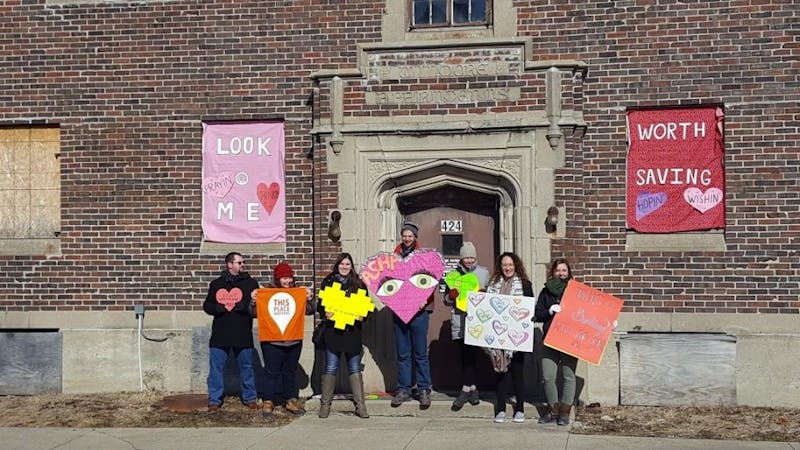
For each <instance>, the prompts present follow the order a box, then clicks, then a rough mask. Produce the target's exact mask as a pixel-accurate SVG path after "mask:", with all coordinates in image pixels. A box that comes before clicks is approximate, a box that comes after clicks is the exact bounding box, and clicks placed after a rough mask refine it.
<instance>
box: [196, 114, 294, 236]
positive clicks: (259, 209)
mask: <svg viewBox="0 0 800 450" xmlns="http://www.w3.org/2000/svg"><path fill="white" fill-rule="evenodd" d="M284 151H285V149H284V130H283V122H235V123H203V181H202V183H203V184H202V195H203V234H204V235H205V239H206V240H207V241H213V242H228V243H247V244H264V243H270V242H285V241H286V213H285V210H286V201H285V190H286V189H285V184H284Z"/></svg>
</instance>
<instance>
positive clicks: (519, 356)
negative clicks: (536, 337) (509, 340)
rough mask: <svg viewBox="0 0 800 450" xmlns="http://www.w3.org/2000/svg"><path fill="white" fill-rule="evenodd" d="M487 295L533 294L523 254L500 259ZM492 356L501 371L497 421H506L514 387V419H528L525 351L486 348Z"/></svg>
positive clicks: (498, 385) (487, 289)
mask: <svg viewBox="0 0 800 450" xmlns="http://www.w3.org/2000/svg"><path fill="white" fill-rule="evenodd" d="M486 293H487V294H504V295H519V296H523V297H533V284H532V283H531V281H530V279H529V278H528V273H527V272H526V271H525V266H524V265H523V264H522V260H521V259H520V258H519V256H517V255H515V254H514V253H511V252H506V253H503V254H502V255H500V257H499V258H497V262H496V263H495V267H494V274H493V275H492V278H491V281H490V282H489V286H488V287H487V288H486ZM486 351H487V352H488V353H489V356H491V358H492V367H493V368H494V371H495V372H497V403H496V404H495V406H494V421H495V422H497V423H503V422H505V421H506V393H507V392H508V390H509V389H508V388H509V386H508V385H509V384H511V385H512V386H513V389H514V397H515V400H516V402H515V403H514V418H513V420H514V422H515V423H522V422H525V373H524V366H525V352H513V351H510V350H501V349H494V348H493V349H486Z"/></svg>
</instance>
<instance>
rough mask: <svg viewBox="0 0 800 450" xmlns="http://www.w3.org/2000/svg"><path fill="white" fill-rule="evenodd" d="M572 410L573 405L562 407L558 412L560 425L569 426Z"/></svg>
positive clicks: (563, 405)
mask: <svg viewBox="0 0 800 450" xmlns="http://www.w3.org/2000/svg"><path fill="white" fill-rule="evenodd" d="M571 409H572V405H565V404H562V405H561V410H560V411H559V412H558V422H557V423H558V424H559V425H569V412H570V410H571Z"/></svg>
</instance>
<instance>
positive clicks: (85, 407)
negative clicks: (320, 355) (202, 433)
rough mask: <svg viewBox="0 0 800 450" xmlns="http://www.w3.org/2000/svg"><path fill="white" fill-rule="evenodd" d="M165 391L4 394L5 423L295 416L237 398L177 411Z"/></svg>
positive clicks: (181, 422)
mask: <svg viewBox="0 0 800 450" xmlns="http://www.w3.org/2000/svg"><path fill="white" fill-rule="evenodd" d="M167 395H170V394H166V393H163V392H134V393H113V394H74V395H64V394H59V395H32V396H0V410H2V411H3V418H2V420H0V426H4V427H69V428H130V427H142V428H160V427H178V428H182V427H278V426H282V425H286V424H288V423H289V422H291V421H292V420H293V419H294V418H295V416H294V415H293V414H291V413H288V412H286V411H285V410H284V409H282V408H278V409H277V410H276V411H275V412H274V413H273V414H270V415H264V414H262V413H261V411H251V410H249V409H248V408H247V407H246V406H245V405H243V404H242V403H241V402H240V401H239V399H238V398H234V397H231V398H226V399H225V403H224V405H223V407H222V409H220V410H219V411H218V412H216V413H209V412H207V411H203V410H200V411H192V412H188V413H178V412H173V411H170V410H169V409H167V408H166V407H165V406H164V401H163V400H164V397H165V396H167Z"/></svg>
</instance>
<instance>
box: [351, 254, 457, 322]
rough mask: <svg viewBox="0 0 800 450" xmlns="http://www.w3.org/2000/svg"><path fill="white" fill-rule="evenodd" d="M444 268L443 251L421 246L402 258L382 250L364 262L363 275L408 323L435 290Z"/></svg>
mask: <svg viewBox="0 0 800 450" xmlns="http://www.w3.org/2000/svg"><path fill="white" fill-rule="evenodd" d="M444 269H445V266H444V261H443V260H442V255H441V254H439V252H437V251H436V250H431V249H418V250H416V251H414V252H413V253H411V254H410V255H408V256H407V257H406V258H403V259H400V258H399V257H398V255H395V254H392V253H386V252H381V253H379V254H377V255H375V256H373V257H371V258H369V259H367V261H366V262H365V263H364V264H363V265H362V266H361V279H362V280H363V281H364V284H366V285H367V288H368V289H369V291H370V292H373V293H374V294H375V296H377V297H378V299H380V301H381V302H382V303H383V304H384V305H386V306H388V307H389V309H391V310H392V311H393V312H394V313H395V314H396V315H397V317H398V318H400V320H402V321H403V323H408V322H410V321H411V319H412V318H414V316H415V315H416V314H417V313H418V312H419V310H420V308H421V307H423V306H424V305H425V303H426V301H427V300H428V298H429V297H430V295H431V294H432V293H433V291H434V290H436V287H437V286H438V283H439V280H440V279H441V278H442V275H443V274H444Z"/></svg>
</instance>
